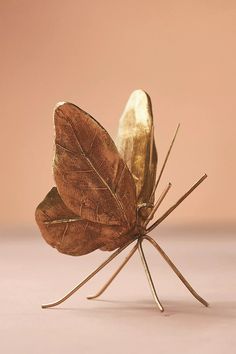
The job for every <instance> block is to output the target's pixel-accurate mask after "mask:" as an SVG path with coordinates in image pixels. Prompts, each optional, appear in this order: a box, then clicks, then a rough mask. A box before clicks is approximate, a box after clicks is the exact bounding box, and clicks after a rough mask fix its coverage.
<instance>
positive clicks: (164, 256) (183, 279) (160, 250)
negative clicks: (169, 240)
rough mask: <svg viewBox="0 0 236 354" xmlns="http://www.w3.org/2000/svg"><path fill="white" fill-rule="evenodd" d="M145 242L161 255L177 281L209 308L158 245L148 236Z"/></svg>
mask: <svg viewBox="0 0 236 354" xmlns="http://www.w3.org/2000/svg"><path fill="white" fill-rule="evenodd" d="M144 238H145V239H146V240H148V241H149V242H150V243H151V244H152V245H153V246H154V247H155V248H156V249H157V251H158V252H159V253H160V254H161V256H162V257H163V258H164V259H165V261H166V262H167V263H168V264H169V266H170V267H171V268H172V270H173V271H174V272H175V274H176V275H177V276H178V277H179V279H180V280H181V281H182V283H183V284H184V285H185V286H186V288H187V289H188V290H189V291H190V293H191V294H192V295H193V296H194V297H195V298H196V299H197V300H198V301H199V302H201V303H202V304H203V305H204V306H206V307H207V306H209V304H208V303H207V302H206V300H204V299H203V298H202V297H201V296H200V295H198V293H197V292H196V291H195V290H194V289H193V288H192V286H191V285H190V284H189V282H188V281H187V280H186V279H185V278H184V276H183V275H182V274H181V273H180V271H179V270H178V268H177V267H176V266H175V265H174V263H173V262H172V261H171V260H170V258H169V257H168V256H167V254H166V253H165V252H164V251H163V249H162V248H161V247H160V246H159V245H158V243H157V242H156V241H155V240H154V239H153V238H152V237H150V236H147V235H146V236H144Z"/></svg>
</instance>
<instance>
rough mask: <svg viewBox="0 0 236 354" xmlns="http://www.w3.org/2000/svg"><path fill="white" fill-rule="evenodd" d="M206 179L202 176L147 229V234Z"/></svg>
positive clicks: (205, 176)
mask: <svg viewBox="0 0 236 354" xmlns="http://www.w3.org/2000/svg"><path fill="white" fill-rule="evenodd" d="M206 178H207V175H206V174H204V175H203V176H202V177H201V178H200V179H199V180H198V181H197V182H196V183H195V184H194V185H193V186H192V187H191V188H190V189H189V190H188V191H187V192H186V193H185V194H184V195H183V196H182V197H181V198H180V199H179V200H177V202H176V203H175V204H174V205H172V207H170V208H169V209H168V210H167V211H166V212H165V213H164V214H163V215H162V216H161V217H160V218H159V219H157V221H155V222H154V223H153V224H152V225H151V226H150V227H149V228H148V229H147V234H148V233H149V232H151V231H152V230H153V229H155V227H157V225H159V224H160V223H161V222H162V221H163V220H165V218H167V216H168V215H170V213H172V211H174V210H175V209H176V208H177V206H178V205H179V204H180V203H182V202H183V201H184V199H185V198H187V197H188V196H189V194H190V193H192V192H193V191H194V189H196V188H197V187H198V186H199V184H201V183H202V182H203V181H204V179H206Z"/></svg>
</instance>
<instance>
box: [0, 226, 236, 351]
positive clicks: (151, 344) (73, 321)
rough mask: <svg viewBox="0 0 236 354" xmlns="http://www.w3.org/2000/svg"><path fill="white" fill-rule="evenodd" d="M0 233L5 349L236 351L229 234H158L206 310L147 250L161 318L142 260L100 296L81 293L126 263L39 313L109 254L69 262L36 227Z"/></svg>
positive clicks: (1, 347)
mask: <svg viewBox="0 0 236 354" xmlns="http://www.w3.org/2000/svg"><path fill="white" fill-rule="evenodd" d="M1 234H2V236H4V240H3V241H2V243H1V248H0V260H1V267H0V276H1V293H0V301H1V321H0V333H1V341H0V351H1V353H4V354H13V353H17V354H32V353H34V354H41V353H57V354H64V353H70V354H74V353H75V354H77V353H81V354H87V353H97V354H100V353H105V354H106V353H107V354H108V353H114V354H120V353H130V354H139V353H140V354H143V353H154V352H159V353H186V354H199V353H201V354H205V353H206V354H209V353H214V354H222V353H223V352H225V353H227V354H234V353H235V347H236V339H235V328H236V302H235V293H236V284H235V266H236V264H235V263H236V261H235V247H236V241H235V237H234V235H233V234H232V233H230V232H228V233H226V232H224V233H223V232H222V233H221V232H218V233H217V232H214V233H212V234H210V232H209V233H203V232H201V231H200V230H199V231H197V230H195V231H194V230H185V231H184V230H182V231H181V230H177V231H176V232H174V230H173V229H172V230H166V229H164V228H162V229H160V230H159V233H156V236H155V239H156V240H157V241H158V242H159V243H160V245H161V246H162V247H163V249H164V250H165V251H166V252H167V254H168V255H169V257H170V258H171V259H172V260H173V261H174V262H175V263H176V265H177V266H178V267H179V268H180V270H181V271H182V272H183V274H184V275H185V276H186V278H187V279H188V280H189V281H190V283H191V284H192V286H193V287H194V288H195V289H196V290H197V291H198V292H199V293H200V295H202V296H203V297H204V298H205V299H206V300H208V301H209V302H210V307H209V308H205V307H204V306H202V305H201V304H199V303H198V302H197V301H196V300H195V299H194V298H193V297H192V296H191V294H190V293H189V292H188V291H187V290H186V289H185V287H184V286H183V285H182V283H181V282H180V281H179V279H178V278H177V277H176V276H175V275H174V273H173V272H172V271H171V269H170V268H169V267H168V265H167V264H166V263H165V262H164V261H163V260H162V259H161V258H160V256H159V254H158V253H157V252H156V251H155V249H154V248H151V247H150V246H149V245H148V244H144V249H145V253H146V256H147V258H148V261H149V265H150V268H151V271H152V276H153V280H154V282H155V285H156V288H157V292H158V295H159V297H160V299H161V301H162V303H163V306H164V308H165V312H164V313H160V312H159V311H158V309H157V308H156V307H155V304H154V302H153V300H152V296H151V293H150V291H149V287H148V284H147V280H146V278H145V275H144V271H143V268H142V266H141V261H140V259H139V258H138V254H136V255H135V256H134V258H133V259H132V260H131V262H130V263H129V264H128V265H127V266H126V267H125V268H124V270H123V271H122V272H121V274H120V275H119V276H118V277H117V279H116V280H115V282H114V283H113V284H112V285H111V287H110V288H109V289H108V290H107V292H106V293H104V294H103V296H102V297H101V299H100V300H97V301H92V300H90V301H89V300H86V299H85V297H86V296H87V295H92V294H94V293H95V292H96V291H97V290H98V289H99V288H100V286H101V285H103V283H104V282H105V281H106V280H107V279H108V277H109V276H110V275H111V272H112V270H113V269H115V267H116V266H117V265H118V264H119V261H121V258H119V260H117V261H116V262H114V263H113V264H112V265H111V266H110V267H108V268H107V269H105V270H104V271H103V272H101V273H100V274H98V275H97V276H96V277H95V278H94V279H93V280H92V281H91V282H90V283H89V284H88V285H87V286H86V287H85V288H83V289H81V291H80V292H78V293H77V294H75V295H74V296H73V297H72V298H71V299H69V300H68V301H67V302H65V303H64V304H62V305H61V306H59V307H57V308H53V309H45V310H42V309H41V307H40V305H41V303H45V302H48V301H52V300H55V299H57V298H58V297H60V296H62V295H64V293H65V292H66V291H67V290H70V289H71V288H72V287H73V286H74V285H76V283H78V282H80V281H81V280H82V279H83V278H84V277H85V276H86V275H88V273H89V272H90V271H92V270H93V269H94V268H95V267H96V266H97V265H98V264H99V263H100V262H102V261H103V260H104V259H105V258H106V257H107V256H108V253H103V252H95V253H93V254H91V255H88V256H83V257H77V258H76V257H70V256H64V255H61V254H59V253H58V252H57V251H55V250H53V249H52V248H50V247H48V246H47V245H46V244H45V242H44V241H43V240H42V239H41V238H40V236H39V233H38V231H37V230H36V229H35V230H32V231H31V232H29V231H28V232H26V231H25V232H24V230H22V231H21V232H19V231H18V232H17V231H15V232H12V233H9V232H8V233H7V232H4V231H2V233H1ZM152 235H155V234H152ZM158 235H159V236H158ZM157 236H158V237H157ZM2 239H3V238H2ZM124 256H125V254H124V255H123V257H124Z"/></svg>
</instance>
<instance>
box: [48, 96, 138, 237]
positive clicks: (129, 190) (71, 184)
mask: <svg viewBox="0 0 236 354" xmlns="http://www.w3.org/2000/svg"><path fill="white" fill-rule="evenodd" d="M54 117H55V130H56V139H55V158H54V166H53V169H54V177H55V181H56V184H57V187H58V191H59V194H60V196H61V198H62V199H63V201H64V203H65V204H66V206H67V207H68V208H69V209H70V210H72V211H73V212H74V213H75V214H76V215H79V216H81V218H82V219H86V220H90V221H93V222H96V223H101V224H107V225H123V226H124V227H125V228H126V230H129V229H130V228H132V227H133V226H134V224H135V222H136V195H135V185H134V181H133V177H132V175H131V173H130V172H129V170H128V168H127V166H126V164H125V162H124V161H123V159H122V158H121V157H120V155H119V152H118V150H117V148H116V146H115V144H114V142H113V141H112V139H111V137H110V136H109V134H108V133H107V132H106V130H105V129H104V128H103V127H102V126H101V125H100V124H99V123H98V122H97V121H96V120H95V119H93V118H92V117H91V116H90V115H89V114H87V113H86V112H84V111H83V110H82V109H80V108H79V107H77V106H75V105H73V104H71V103H63V104H61V105H58V106H57V108H56V109H55V116H54Z"/></svg>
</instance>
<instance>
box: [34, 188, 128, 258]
mask: <svg viewBox="0 0 236 354" xmlns="http://www.w3.org/2000/svg"><path fill="white" fill-rule="evenodd" d="M35 217H36V221H37V224H38V226H39V228H40V231H41V233H42V235H43V237H44V239H45V240H46V241H47V243H48V244H50V245H51V246H52V247H55V248H56V249H57V250H58V251H59V252H62V253H65V254H69V255H73V256H80V255H83V254H87V253H90V252H92V251H94V250H96V249H97V248H100V249H102V250H108V251H112V250H114V249H116V248H118V247H120V246H123V245H124V244H125V243H127V242H128V241H130V240H131V239H133V238H134V235H135V230H131V231H130V232H129V233H127V230H126V229H125V228H123V227H122V226H116V225H113V226H109V225H103V224H101V223H94V222H91V221H88V220H83V219H81V217H79V216H77V215H76V214H74V213H73V212H72V211H70V210H69V209H68V208H67V207H66V205H65V204H64V202H63V201H62V199H61V197H60V195H59V194H58V191H57V188H56V187H53V188H52V189H51V191H50V192H49V193H48V194H47V196H46V197H45V199H44V200H43V201H42V202H41V203H40V204H39V206H38V207H37V209H36V213H35Z"/></svg>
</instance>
